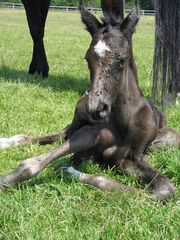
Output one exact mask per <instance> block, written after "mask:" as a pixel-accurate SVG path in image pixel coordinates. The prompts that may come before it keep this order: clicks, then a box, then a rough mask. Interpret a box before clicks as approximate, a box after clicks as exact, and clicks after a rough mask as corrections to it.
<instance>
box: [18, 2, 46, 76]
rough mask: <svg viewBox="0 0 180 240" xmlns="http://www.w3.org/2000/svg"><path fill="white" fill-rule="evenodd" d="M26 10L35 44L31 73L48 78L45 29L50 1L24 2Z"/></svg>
mask: <svg viewBox="0 0 180 240" xmlns="http://www.w3.org/2000/svg"><path fill="white" fill-rule="evenodd" d="M22 3H23V5H24V8H25V10H26V16H27V21H28V25H29V30H30V34H31V37H32V40H33V43H34V47H33V55H32V61H31V63H30V66H29V73H30V74H34V73H38V74H41V75H42V76H43V77H48V71H49V66H48V62H47V57H46V52H45V48H44V42H43V37H44V27H45V22H46V17H47V14H48V9H49V5H50V0H30V1H29V0H22Z"/></svg>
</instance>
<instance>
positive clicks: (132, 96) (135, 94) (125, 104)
mask: <svg viewBox="0 0 180 240" xmlns="http://www.w3.org/2000/svg"><path fill="white" fill-rule="evenodd" d="M119 82H120V85H119V88H118V94H117V98H116V101H115V104H114V109H115V112H116V116H117V120H118V119H119V121H120V122H121V123H122V122H124V121H127V122H128V121H129V120H130V119H132V118H133V116H134V114H135V113H136V112H137V110H138V109H139V108H140V107H141V106H142V101H143V100H142V99H143V98H142V96H143V95H142V93H141V91H140V89H139V86H138V79H137V71H136V65H135V63H134V59H133V58H129V60H128V62H127V64H126V66H125V68H124V71H123V75H122V79H121V80H120V81H119Z"/></svg>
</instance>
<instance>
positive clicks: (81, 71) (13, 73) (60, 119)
mask: <svg viewBox="0 0 180 240" xmlns="http://www.w3.org/2000/svg"><path fill="white" fill-rule="evenodd" d="M89 43H90V36H89V34H88V33H87V32H86V31H84V26H83V25H82V24H81V23H80V15H79V14H78V13H63V12H52V11H51V12H50V13H49V16H48V20H47V25H46V36H45V45H46V51H47V56H48V60H49V66H50V76H49V78H48V79H46V80H43V79H41V78H36V77H35V76H29V75H27V69H28V65H29V62H30V60H31V52H32V41H31V38H30V35H29V32H28V28H27V24H26V18H25V13H24V11H23V10H8V9H0V137H7V136H12V135H16V134H20V133H21V134H28V135H39V134H47V133H52V132H55V131H58V130H59V129H61V128H63V127H64V126H66V124H68V123H70V122H71V119H72V117H73V112H74V107H75V105H76V102H77V100H78V99H79V98H80V96H81V95H82V94H83V92H84V91H85V90H86V89H87V88H88V86H89V72H88V68H87V64H86V62H85V61H84V59H83V58H84V55H85V51H86V50H87V48H88V46H89ZM153 49H154V18H153V17H144V18H141V20H140V23H139V25H138V28H137V32H136V34H135V35H134V54H135V58H136V60H137V65H138V70H139V81H140V85H141V87H142V89H143V91H144V93H145V94H146V95H147V96H150V92H151V90H150V89H151V79H152V59H153ZM166 113H167V118H168V122H169V126H171V127H174V128H177V129H179V130H180V124H179V123H180V104H179V105H178V106H176V107H174V108H171V109H167V110H166ZM57 145H58V143H55V144H53V145H47V146H38V145H36V144H34V145H29V146H25V147H20V148H12V149H6V150H0V174H5V173H7V172H8V171H10V170H12V169H13V168H15V167H16V166H17V164H18V163H19V161H20V160H22V159H25V158H28V157H31V156H34V155H39V154H41V153H44V152H46V151H48V150H50V149H52V148H54V147H56V146H57ZM179 158H180V153H179V149H178V148H177V147H173V148H168V149H164V150H159V151H152V152H151V153H150V155H149V160H150V161H151V162H152V163H153V165H154V166H156V168H157V169H160V171H161V172H162V173H164V174H166V175H167V176H168V177H169V178H170V179H171V181H172V182H173V184H174V185H175V186H176V188H177V196H176V198H175V199H173V200H171V201H170V202H168V203H167V204H166V205H161V204H156V203H153V202H151V201H150V200H147V199H146V198H145V197H144V196H142V195H137V194H132V193H131V194H130V193H123V192H113V193H110V192H102V191H100V190H97V189H94V188H91V187H89V186H86V185H84V184H82V183H78V182H76V181H75V180H74V179H71V178H62V177H57V176H55V174H54V173H53V169H54V168H55V167H57V166H68V164H69V160H70V157H69V156H68V157H65V158H63V159H59V160H58V161H56V162H55V163H54V164H53V165H51V166H49V167H48V168H47V169H46V170H45V171H43V173H41V174H40V175H39V176H37V177H36V178H34V179H33V180H30V181H27V182H24V183H22V184H20V185H19V186H18V188H16V189H10V188H9V189H8V190H7V191H6V192H4V193H2V194H1V195H0V240H15V239H19V240H46V239H51V240H77V239H78V240H133V239H134V240H154V239H155V240H160V239H161V240H178V239H179V236H180V226H179V213H180V201H179V196H180V194H179V193H180V191H179V182H180V174H179V173H180V164H179ZM80 169H81V170H82V171H85V172H87V173H94V174H95V173H101V174H103V175H106V176H110V177H112V178H113V179H116V180H118V181H120V182H122V183H126V184H128V185H129V186H134V187H137V188H140V187H141V186H140V185H139V184H138V181H137V178H136V177H135V176H133V177H126V176H121V175H117V174H115V172H114V171H113V170H110V169H109V170H103V169H102V168H101V167H100V166H97V165H96V166H94V165H93V164H92V163H90V162H89V161H87V162H86V163H85V164H83V166H81V168H80Z"/></svg>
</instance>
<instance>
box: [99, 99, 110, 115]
mask: <svg viewBox="0 0 180 240" xmlns="http://www.w3.org/2000/svg"><path fill="white" fill-rule="evenodd" d="M99 115H100V117H101V118H106V117H107V115H108V105H107V104H105V103H102V104H101V106H100V111H99Z"/></svg>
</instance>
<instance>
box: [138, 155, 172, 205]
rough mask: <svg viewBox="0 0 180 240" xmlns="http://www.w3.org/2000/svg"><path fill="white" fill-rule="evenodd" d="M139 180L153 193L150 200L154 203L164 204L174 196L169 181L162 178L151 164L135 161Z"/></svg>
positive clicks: (142, 160)
mask: <svg viewBox="0 0 180 240" xmlns="http://www.w3.org/2000/svg"><path fill="white" fill-rule="evenodd" d="M136 164H137V168H138V171H139V174H140V180H141V182H142V183H143V184H146V185H147V186H148V187H150V188H151V189H152V191H153V194H152V195H151V198H152V199H153V200H155V201H160V202H164V201H166V200H168V199H170V198H172V197H174V196H175V188H174V186H173V185H172V184H171V183H170V180H169V179H168V178H167V177H165V176H162V175H161V174H160V173H159V172H158V171H157V170H156V169H155V168H153V167H152V166H151V164H150V163H149V162H147V161H145V160H144V159H141V160H140V161H137V163H136Z"/></svg>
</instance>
